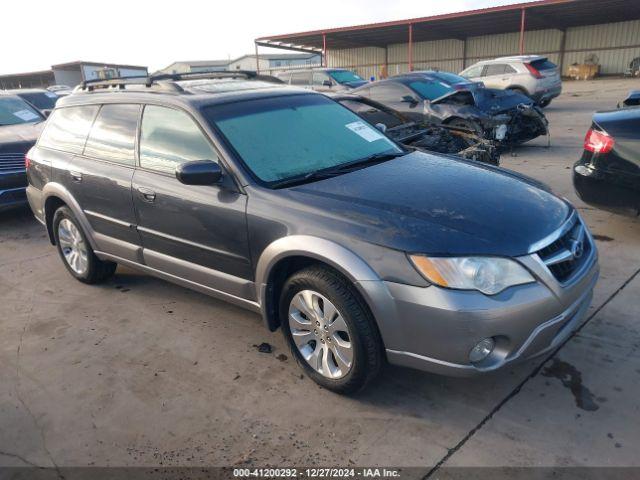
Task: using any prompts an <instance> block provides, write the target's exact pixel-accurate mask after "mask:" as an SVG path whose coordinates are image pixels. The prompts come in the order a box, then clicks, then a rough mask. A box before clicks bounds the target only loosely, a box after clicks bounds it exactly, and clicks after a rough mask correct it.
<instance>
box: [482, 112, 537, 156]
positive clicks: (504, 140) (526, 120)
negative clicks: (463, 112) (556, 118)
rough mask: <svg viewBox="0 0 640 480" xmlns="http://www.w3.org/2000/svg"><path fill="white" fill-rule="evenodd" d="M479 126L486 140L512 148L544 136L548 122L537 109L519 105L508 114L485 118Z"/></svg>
mask: <svg viewBox="0 0 640 480" xmlns="http://www.w3.org/2000/svg"><path fill="white" fill-rule="evenodd" d="M481 124H482V127H483V128H484V130H485V132H486V136H487V138H491V139H493V140H496V141H497V142H499V143H500V145H501V146H513V145H519V144H521V143H525V142H528V141H529V140H533V139H534V138H537V137H539V136H541V135H546V134H547V133H548V126H549V121H548V120H547V117H545V115H544V113H542V111H541V110H540V109H539V108H538V107H536V106H534V105H525V104H519V105H518V106H517V107H515V108H513V109H511V110H509V111H508V112H505V113H500V114H497V115H493V116H489V117H485V119H483V120H482V121H481Z"/></svg>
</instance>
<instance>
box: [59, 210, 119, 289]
mask: <svg viewBox="0 0 640 480" xmlns="http://www.w3.org/2000/svg"><path fill="white" fill-rule="evenodd" d="M53 235H54V237H55V240H56V246H57V248H58V253H59V254H60V258H61V259H62V262H63V263H64V266H65V267H66V268H67V270H68V271H69V273H70V274H71V275H73V276H74V277H75V278H76V279H77V280H80V281H81V282H83V283H90V284H91V283H99V282H102V281H103V280H106V279H107V278H109V277H110V276H111V275H113V274H114V272H115V271H116V267H117V266H118V265H117V264H116V263H113V262H105V261H102V260H100V259H99V258H98V257H96V254H95V253H93V249H92V248H91V245H90V244H89V241H88V240H87V236H86V235H85V233H84V232H83V231H82V227H81V226H80V223H79V222H78V220H77V219H76V217H75V215H74V214H73V212H72V211H71V210H70V209H69V208H68V207H60V208H59V209H58V210H56V212H55V214H54V216H53Z"/></svg>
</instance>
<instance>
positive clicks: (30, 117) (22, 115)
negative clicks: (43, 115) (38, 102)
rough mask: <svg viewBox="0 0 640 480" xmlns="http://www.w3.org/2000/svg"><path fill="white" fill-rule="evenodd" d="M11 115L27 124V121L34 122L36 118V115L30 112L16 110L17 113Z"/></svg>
mask: <svg viewBox="0 0 640 480" xmlns="http://www.w3.org/2000/svg"><path fill="white" fill-rule="evenodd" d="M13 114H14V115H15V116H16V117H18V118H21V119H22V120H24V121H25V122H28V121H29V120H36V119H37V118H38V115H36V114H35V113H33V112H32V111H30V110H26V109H25V110H18V111H17V112H13Z"/></svg>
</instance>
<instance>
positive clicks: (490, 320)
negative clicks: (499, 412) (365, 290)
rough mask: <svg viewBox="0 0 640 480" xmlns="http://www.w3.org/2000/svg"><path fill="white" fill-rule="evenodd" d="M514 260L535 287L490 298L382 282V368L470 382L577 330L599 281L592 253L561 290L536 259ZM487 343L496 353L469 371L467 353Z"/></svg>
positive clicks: (547, 348)
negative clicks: (385, 304) (386, 304)
mask: <svg viewBox="0 0 640 480" xmlns="http://www.w3.org/2000/svg"><path fill="white" fill-rule="evenodd" d="M519 260H520V261H521V262H522V263H523V264H525V266H527V268H529V270H530V271H531V272H532V273H533V274H534V276H535V277H536V280H537V282H535V283H531V284H527V285H521V286H517V287H511V288H509V289H507V290H505V291H503V292H501V293H500V294H498V295H495V296H486V295H483V294H481V293H479V292H474V291H462V290H449V289H444V288H440V287H437V286H429V287H415V286H410V285H403V284H398V283H392V282H385V283H386V287H387V290H388V291H389V293H390V295H391V297H392V298H393V304H394V308H393V309H390V310H389V311H387V314H391V315H393V317H390V316H388V317H387V319H385V320H384V321H383V322H382V325H381V327H380V330H381V333H382V336H383V339H384V341H385V348H386V353H387V358H388V360H389V362H390V363H392V364H396V365H402V366H406V367H412V368H417V369H419V370H425V371H429V372H434V373H439V374H444V375H449V376H471V375H474V374H477V373H481V372H487V371H491V370H495V369H498V368H501V367H503V366H504V365H506V364H508V363H511V362H514V361H517V360H524V359H528V358H532V357H535V356H537V355H541V354H543V353H545V352H547V351H550V350H552V349H554V348H555V347H556V346H558V345H559V344H560V343H562V342H563V341H564V340H565V339H566V338H567V337H568V336H569V335H570V334H571V333H572V332H573V331H575V329H576V328H577V327H578V326H579V325H580V324H581V323H582V319H583V318H584V316H585V313H586V312H587V309H588V307H589V305H590V303H591V298H592V292H593V288H594V286H595V283H596V281H597V278H598V273H599V267H598V262H597V252H596V250H595V248H594V249H593V252H592V254H591V257H590V258H589V259H587V260H586V261H585V263H584V265H583V267H581V271H580V274H579V275H577V276H576V277H575V280H573V281H572V283H571V284H568V285H561V284H560V283H559V282H558V281H557V280H555V278H554V277H553V275H552V274H551V273H550V272H549V271H548V270H547V269H546V267H545V266H544V265H543V264H541V262H540V261H539V260H537V256H535V255H528V256H526V257H520V258H519ZM374 314H375V312H374ZM376 318H379V317H378V316H376ZM379 323H380V321H379ZM487 337H493V338H494V339H495V341H496V348H495V349H494V351H493V352H492V353H491V354H490V355H489V356H488V357H487V358H486V359H485V360H483V361H482V362H480V363H478V364H472V363H471V362H470V361H469V352H470V351H471V349H472V348H473V347H474V345H475V344H476V343H477V342H479V341H480V340H482V339H484V338H487Z"/></svg>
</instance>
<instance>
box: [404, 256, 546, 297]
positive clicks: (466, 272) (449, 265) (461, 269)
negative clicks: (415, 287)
mask: <svg viewBox="0 0 640 480" xmlns="http://www.w3.org/2000/svg"><path fill="white" fill-rule="evenodd" d="M410 258H411V261H412V262H413V264H414V265H415V267H416V269H417V270H418V271H419V272H420V273H421V274H422V275H423V276H424V277H425V278H426V279H427V280H429V281H430V282H431V283H434V284H436V285H439V286H441V287H447V288H456V289H460V290H478V291H480V292H482V293H484V294H486V295H495V294H496V293H500V292H501V291H503V290H504V289H505V288H508V287H512V286H514V285H522V284H524V283H531V282H533V281H535V280H534V279H533V277H532V276H531V274H530V273H529V272H528V271H527V270H525V268H524V267H523V266H522V265H520V264H519V263H517V262H515V261H513V260H509V259H508V258H497V257H425V256H423V255H411V256H410Z"/></svg>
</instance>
